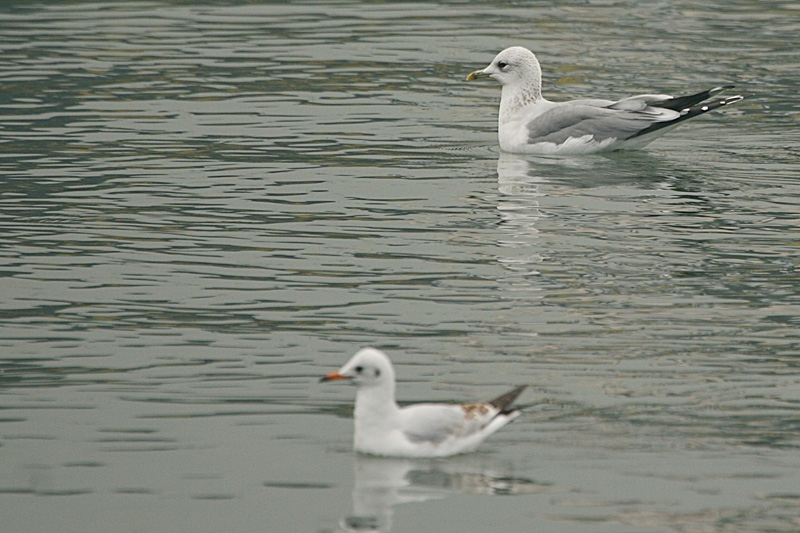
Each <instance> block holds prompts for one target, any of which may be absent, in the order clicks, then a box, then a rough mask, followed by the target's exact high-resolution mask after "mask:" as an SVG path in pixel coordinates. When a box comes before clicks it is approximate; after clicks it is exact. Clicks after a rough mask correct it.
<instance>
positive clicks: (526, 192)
mask: <svg viewBox="0 0 800 533" xmlns="http://www.w3.org/2000/svg"><path fill="white" fill-rule="evenodd" d="M497 179H498V190H499V191H500V197H499V198H498V202H497V209H498V211H499V212H500V216H501V217H502V219H503V223H502V227H503V228H504V229H505V230H506V232H507V236H506V238H505V239H503V240H501V241H500V243H499V244H500V246H502V247H504V248H517V249H521V250H523V251H524V252H523V254H522V255H512V254H507V255H505V256H503V257H499V258H498V261H499V262H500V263H501V264H502V265H503V266H505V267H506V268H508V269H509V270H511V271H512V272H515V273H517V274H531V275H535V274H538V272H537V271H536V269H534V268H532V265H537V264H539V263H541V262H542V256H541V255H540V254H538V253H531V251H532V250H534V249H535V246H534V242H533V241H535V240H536V239H537V238H538V233H539V230H538V229H536V223H537V222H538V221H539V219H541V218H542V217H543V216H544V215H543V214H542V213H541V211H540V210H539V198H540V197H542V196H544V194H543V193H541V192H540V191H539V185H540V184H541V183H546V182H547V180H546V179H545V178H543V177H541V176H538V175H536V174H535V173H533V172H532V171H531V164H530V162H529V160H528V159H526V158H524V157H522V156H518V155H514V154H508V153H501V154H500V159H498V161H497Z"/></svg>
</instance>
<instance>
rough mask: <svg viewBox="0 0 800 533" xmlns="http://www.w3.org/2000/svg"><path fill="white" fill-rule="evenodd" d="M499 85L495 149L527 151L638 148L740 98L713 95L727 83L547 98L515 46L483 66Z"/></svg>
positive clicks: (526, 55)
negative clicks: (696, 89)
mask: <svg viewBox="0 0 800 533" xmlns="http://www.w3.org/2000/svg"><path fill="white" fill-rule="evenodd" d="M479 76H490V77H492V78H494V79H496V80H497V81H499V82H500V83H501V84H502V85H503V89H502V94H501V97H500V113H499V117H498V137H499V141H500V148H501V149H502V150H504V151H506V152H514V153H531V154H581V153H592V152H599V151H611V150H622V149H638V148H642V147H644V146H645V145H647V144H649V143H650V142H652V141H653V140H655V139H656V138H658V137H660V136H661V135H663V134H664V133H666V132H667V131H669V130H671V129H672V128H674V127H675V126H677V125H678V124H680V123H681V122H683V121H684V120H687V119H690V118H692V117H695V116H697V115H701V114H703V113H706V112H708V111H711V110H713V109H717V108H718V107H722V106H725V105H728V104H732V103H734V102H738V101H739V100H741V99H742V98H743V96H741V95H736V96H730V97H728V98H721V99H713V100H711V101H708V102H706V103H703V102H705V101H706V100H709V99H711V98H714V96H715V95H716V94H717V93H720V92H722V91H723V90H725V89H730V88H732V87H733V85H725V86H722V87H715V88H713V89H710V90H708V91H703V92H700V93H697V94H692V95H689V96H682V97H677V98H676V97H672V96H669V95H666V94H641V95H637V96H632V97H629V98H624V99H622V100H618V101H613V100H603V99H584V100H571V101H568V102H551V101H549V100H547V99H545V98H544V97H543V96H542V70H541V68H540V67H539V61H538V60H537V59H536V56H535V55H534V54H533V53H532V52H531V51H530V50H528V49H526V48H522V47H521V46H513V47H511V48H506V49H505V50H503V51H502V52H500V53H499V54H497V56H496V57H495V58H494V60H492V62H491V64H490V65H489V66H488V67H486V68H485V69H483V70H476V71H475V72H472V73H470V74H469V76H467V80H473V79H475V78H477V77H479Z"/></svg>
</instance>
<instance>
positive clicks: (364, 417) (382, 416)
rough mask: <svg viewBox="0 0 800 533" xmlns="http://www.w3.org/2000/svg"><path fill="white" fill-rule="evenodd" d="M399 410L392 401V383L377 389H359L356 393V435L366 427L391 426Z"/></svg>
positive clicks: (393, 400)
mask: <svg viewBox="0 0 800 533" xmlns="http://www.w3.org/2000/svg"><path fill="white" fill-rule="evenodd" d="M399 411H400V408H399V407H398V406H397V402H396V401H395V399H394V383H393V382H392V383H383V384H382V385H381V386H377V387H361V388H359V389H358V392H357V393H356V408H355V424H356V433H358V432H359V431H360V430H364V429H365V428H367V427H370V428H372V427H378V426H381V425H384V424H391V423H393V422H394V420H395V417H396V416H397V414H398V413H399Z"/></svg>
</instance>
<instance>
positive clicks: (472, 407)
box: [461, 402, 491, 420]
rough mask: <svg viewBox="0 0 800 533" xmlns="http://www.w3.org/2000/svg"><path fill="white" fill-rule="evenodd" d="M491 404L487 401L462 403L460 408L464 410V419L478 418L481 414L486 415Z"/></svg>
mask: <svg viewBox="0 0 800 533" xmlns="http://www.w3.org/2000/svg"><path fill="white" fill-rule="evenodd" d="M490 408H491V405H489V404H488V403H480V402H475V403H462V404H461V409H463V410H464V418H465V419H466V420H472V419H473V418H478V417H481V416H484V415H486V413H488V412H489V409H490Z"/></svg>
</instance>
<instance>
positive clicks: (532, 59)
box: [467, 46, 542, 104]
mask: <svg viewBox="0 0 800 533" xmlns="http://www.w3.org/2000/svg"><path fill="white" fill-rule="evenodd" d="M480 76H490V77H492V78H494V79H496V80H497V81H499V82H500V83H501V84H502V85H503V91H504V93H505V91H506V89H509V90H513V92H515V93H517V92H518V93H519V97H521V98H522V100H525V101H530V100H534V101H535V100H539V99H540V98H541V97H542V69H541V67H540V66H539V61H538V60H537V59H536V56H535V55H533V52H531V51H530V50H528V49H527V48H523V47H521V46H512V47H511V48H506V49H505V50H503V51H502V52H500V53H499V54H497V55H496V56H495V58H494V59H493V60H492V62H491V63H490V64H489V66H488V67H486V68H485V69H483V70H476V71H475V72H472V73H471V74H470V75H469V76H467V81H469V80H474V79H475V78H477V77H480ZM519 103H520V104H521V103H523V102H519Z"/></svg>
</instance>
